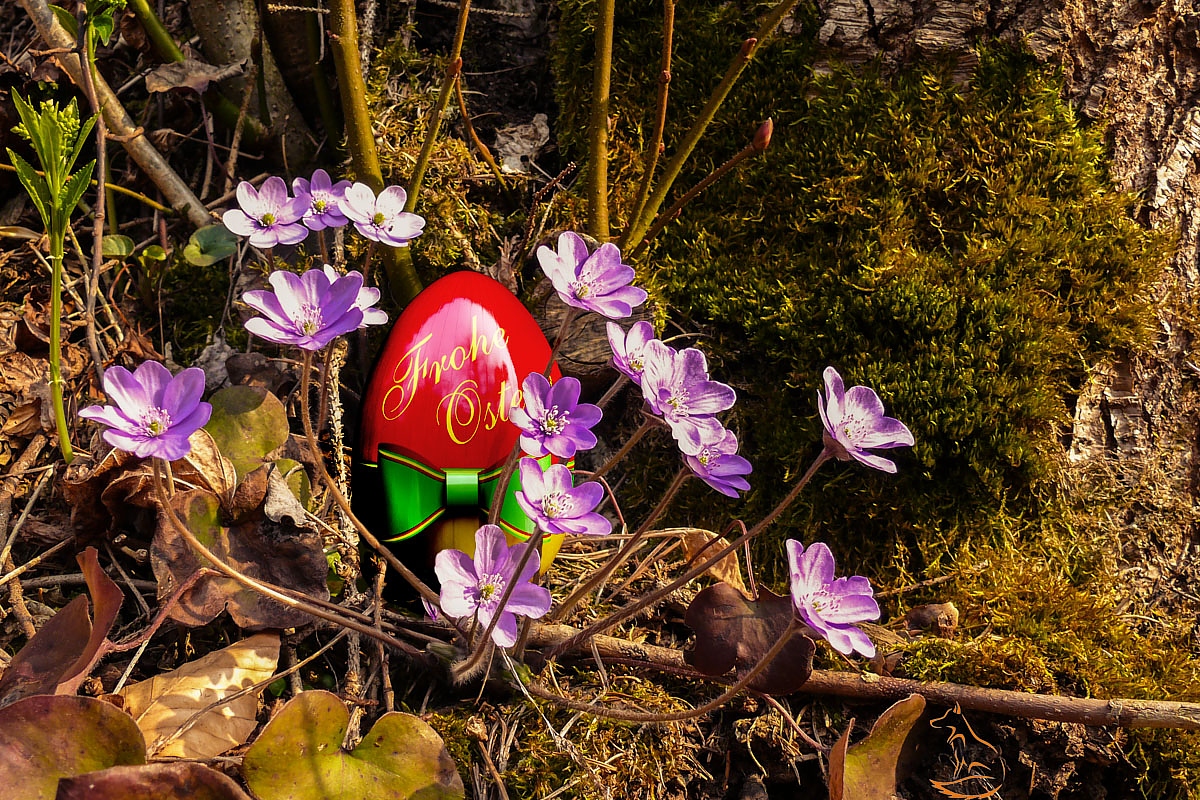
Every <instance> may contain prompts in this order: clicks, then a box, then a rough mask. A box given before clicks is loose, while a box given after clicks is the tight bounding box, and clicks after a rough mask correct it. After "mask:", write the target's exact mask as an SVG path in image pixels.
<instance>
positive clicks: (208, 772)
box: [54, 763, 250, 800]
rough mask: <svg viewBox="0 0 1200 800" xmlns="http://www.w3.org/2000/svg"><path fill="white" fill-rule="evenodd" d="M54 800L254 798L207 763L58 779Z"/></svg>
mask: <svg viewBox="0 0 1200 800" xmlns="http://www.w3.org/2000/svg"><path fill="white" fill-rule="evenodd" d="M54 800H250V795H248V794H246V793H245V792H243V791H242V789H241V787H239V786H238V785H237V783H235V782H234V780H233V778H230V777H229V776H228V775H223V774H222V773H220V772H217V771H216V770H215V769H211V768H209V767H206V766H204V765H203V764H187V763H182V764H181V763H175V764H145V765H142V766H136V767H109V768H108V769H106V770H102V771H100V772H87V773H84V774H83V775H75V776H73V777H70V778H62V779H60V780H59V782H58V795H57V796H56V797H55V799H54Z"/></svg>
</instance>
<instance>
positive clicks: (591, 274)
mask: <svg viewBox="0 0 1200 800" xmlns="http://www.w3.org/2000/svg"><path fill="white" fill-rule="evenodd" d="M537 257H538V261H539V262H540V263H541V265H542V271H543V272H545V273H546V277H548V278H549V279H550V282H551V283H553V284H554V289H555V291H557V292H558V296H559V297H560V298H562V301H563V302H564V303H566V304H567V305H569V306H574V307H575V308H582V309H584V310H585V311H595V312H596V313H597V314H603V315H604V316H606V317H608V318H609V319H617V318H619V317H628V316H629V315H630V314H632V313H633V307H634V306H640V305H641V304H642V303H644V302H646V291H645V290H644V289H639V288H638V287H636V286H630V285H629V283H630V281H632V280H633V277H634V272H633V268H632V267H630V266H627V265H625V264H622V263H621V251H620V250H618V249H617V246H616V245H615V244H612V243H611V242H605V243H604V244H602V245H600V247H598V248H596V252H594V253H592V254H591V255H588V249H587V244H586V243H585V242H584V241H583V238H582V237H581V236H580V235H579V234H577V233H573V232H572V231H565V232H563V233H561V234H559V237H558V252H557V253H555V252H554V251H553V250H551V249H550V248H549V247H546V246H545V245H542V246H541V247H539V248H538V250H537Z"/></svg>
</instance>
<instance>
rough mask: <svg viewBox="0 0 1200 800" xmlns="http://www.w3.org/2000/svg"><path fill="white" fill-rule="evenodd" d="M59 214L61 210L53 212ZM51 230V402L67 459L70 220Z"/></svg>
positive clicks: (71, 457) (70, 455)
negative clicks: (65, 318)
mask: <svg viewBox="0 0 1200 800" xmlns="http://www.w3.org/2000/svg"><path fill="white" fill-rule="evenodd" d="M52 214H54V215H55V216H57V212H52ZM53 226H54V229H53V230H52V231H50V403H51V405H52V406H53V407H54V425H55V427H56V428H57V430H58V447H59V449H60V450H62V455H63V461H65V462H67V463H68V464H70V463H71V462H72V461H74V460H75V453H74V451H72V449H71V432H70V430H69V429H68V428H67V413H66V410H65V409H64V407H63V379H62V271H63V249H64V243H65V240H66V222H65V221H63V220H60V219H55V220H54V222H53Z"/></svg>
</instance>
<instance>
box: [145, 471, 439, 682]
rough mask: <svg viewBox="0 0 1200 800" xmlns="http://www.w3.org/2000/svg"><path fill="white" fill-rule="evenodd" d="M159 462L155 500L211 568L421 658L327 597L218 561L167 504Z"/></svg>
mask: <svg viewBox="0 0 1200 800" xmlns="http://www.w3.org/2000/svg"><path fill="white" fill-rule="evenodd" d="M163 463H165V462H163V460H162V459H159V458H156V459H154V469H153V470H151V474H152V476H153V480H154V491H155V494H156V496H157V498H158V503H159V505H160V506H161V507H162V509H163V511H164V512H165V514H166V517H167V521H168V522H170V524H171V527H173V528H175V530H176V531H177V532H178V533H179V535H180V536H182V537H183V539H184V541H186V542H187V543H188V546H189V547H191V548H192V550H194V551H195V552H196V554H197V555H198V556H200V557H201V558H203V559H204V560H206V561H208V562H210V563H211V564H212V566H213V568H214V569H216V570H217V571H218V572H220V573H222V574H223V575H225V576H226V577H229V578H232V579H233V580H235V581H237V582H238V583H239V584H241V585H242V586H245V587H246V588H247V589H252V590H253V591H256V592H258V593H259V594H261V595H263V596H265V597H269V598H271V599H272V600H275V601H277V602H279V603H282V604H283V605H285V606H287V607H288V608H291V609H293V610H296V611H302V612H304V613H305V614H308V615H310V616H313V617H316V618H317V619H323V620H325V621H326V622H331V623H333V624H334V625H337V626H339V627H342V628H350V629H351V630H354V631H357V632H358V633H361V634H363V635H364V636H369V637H371V638H372V639H376V640H378V641H381V642H383V643H384V644H387V645H389V646H390V647H393V648H395V649H396V650H399V651H400V652H402V653H405V654H407V655H409V656H410V657H412V658H416V659H419V660H425V655H424V653H422V652H421V651H420V650H417V649H416V648H415V647H413V646H412V645H410V644H408V643H406V642H402V641H400V640H399V639H396V638H394V637H391V636H388V635H387V634H386V633H383V632H382V631H379V630H376V629H375V628H373V627H371V626H370V625H366V624H363V623H361V622H359V621H357V620H356V619H353V618H350V617H348V616H346V614H345V612H346V611H347V609H344V608H342V607H341V606H338V605H336V604H334V603H329V602H328V601H321V600H317V599H316V598H313V597H306V596H302V597H303V599H301V597H296V596H294V595H293V594H292V593H291V592H290V590H288V589H284V588H283V587H282V586H275V585H272V584H269V583H265V582H263V581H259V580H257V579H255V578H251V577H250V576H249V575H245V574H243V573H241V572H239V571H238V570H236V569H234V568H233V567H231V566H229V565H228V564H226V563H225V562H224V561H222V560H221V559H220V558H219V557H218V556H217V555H216V554H215V553H213V552H212V551H211V550H209V549H208V548H207V547H205V545H204V543H203V542H201V541H200V540H199V539H197V538H196V534H194V533H192V530H191V529H190V528H188V526H187V525H185V524H184V523H183V521H182V520H181V519H179V516H178V515H177V514H176V513H175V509H174V507H173V506H172V505H171V501H170V498H168V497H167V492H166V488H165V486H164V485H163V470H162V465H163ZM329 607H332V609H334V610H332V611H331V610H326V609H327V608H329Z"/></svg>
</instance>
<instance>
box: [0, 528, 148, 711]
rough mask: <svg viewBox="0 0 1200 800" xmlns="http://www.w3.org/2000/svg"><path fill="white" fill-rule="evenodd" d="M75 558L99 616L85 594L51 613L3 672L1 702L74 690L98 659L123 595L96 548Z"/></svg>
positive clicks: (72, 691)
mask: <svg viewBox="0 0 1200 800" xmlns="http://www.w3.org/2000/svg"><path fill="white" fill-rule="evenodd" d="M76 560H77V561H78V562H79V566H80V567H81V568H82V570H83V574H84V577H85V578H86V579H87V584H88V591H89V593H90V594H91V598H92V602H91V605H92V607H93V608H94V609H95V611H94V617H95V620H94V621H93V620H92V618H91V617H89V615H88V605H89V603H88V597H87V596H86V595H82V594H81V595H79V596H78V597H76V598H75V599H74V600H72V601H71V602H70V603H68V604H67V605H66V606H64V607H63V608H62V609H61V610H59V611H58V613H56V614H55V615H54V616H52V617H50V619H49V620H48V621H47V622H46V624H45V625H43V626H42V628H41V630H39V631H38V632H37V633H36V634H34V636H33V638H32V639H30V640H29V641H28V642H26V644H25V646H24V647H22V648H21V650H20V651H19V652H18V653H17V654H16V655H15V656H13V660H12V661H11V662H10V663H9V665H8V669H7V670H6V671H5V672H4V676H3V677H0V707H3V706H7V705H9V704H11V703H14V702H16V701H18V700H21V699H23V698H26V697H30V696H33V695H38V694H74V693H75V691H76V690H77V689H78V688H79V684H80V683H82V682H83V680H84V679H85V678H87V676H88V674H89V673H90V672H91V669H92V667H93V666H94V665H95V662H96V660H97V659H98V658H99V655H100V650H101V647H102V646H103V644H104V641H105V638H106V637H107V636H108V632H109V630H111V629H112V626H113V623H114V622H115V621H116V619H117V612H119V611H120V609H121V602H122V601H123V600H124V599H125V596H124V595H123V594H122V593H121V590H120V589H119V588H117V585H116V584H115V583H113V581H112V579H111V578H109V577H108V576H107V575H105V574H104V570H102V569H100V562H99V561H98V559H97V555H96V549H95V548H93V547H89V548H87V549H86V550H84V551H83V552H82V553H80V554H79V555H78V556H76Z"/></svg>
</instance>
